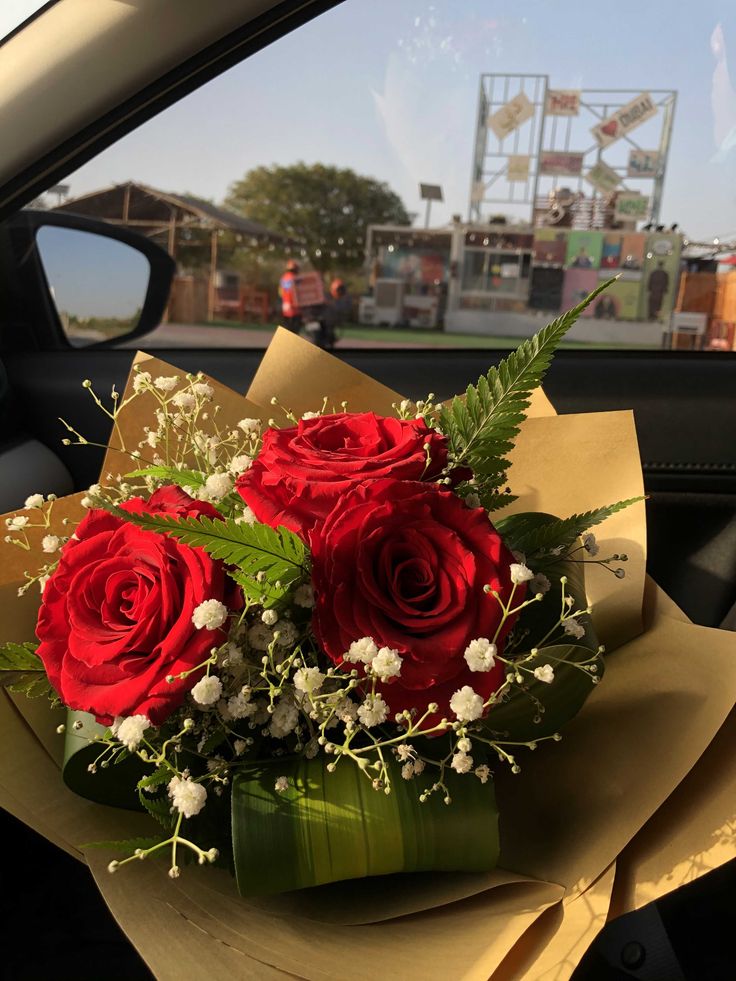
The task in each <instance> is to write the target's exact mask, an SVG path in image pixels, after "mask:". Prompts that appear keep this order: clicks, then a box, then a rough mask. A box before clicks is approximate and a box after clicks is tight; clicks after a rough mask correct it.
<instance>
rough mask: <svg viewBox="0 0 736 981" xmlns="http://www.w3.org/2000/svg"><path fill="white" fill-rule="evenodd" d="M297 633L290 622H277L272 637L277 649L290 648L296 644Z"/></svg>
mask: <svg viewBox="0 0 736 981" xmlns="http://www.w3.org/2000/svg"><path fill="white" fill-rule="evenodd" d="M298 636H299V631H298V630H297V628H296V627H295V626H294V624H293V623H292V622H291V621H290V620H279V623H278V625H277V627H276V631H275V633H274V637H275V638H276V643H277V645H278V646H279V647H291V646H292V645H293V644H295V643H296V639H297V637H298Z"/></svg>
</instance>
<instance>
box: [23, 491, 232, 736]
mask: <svg viewBox="0 0 736 981" xmlns="http://www.w3.org/2000/svg"><path fill="white" fill-rule="evenodd" d="M121 507H122V508H124V509H125V510H126V511H131V512H140V513H145V512H147V513H151V514H154V513H155V514H171V515H174V516H177V517H196V516H198V515H203V514H206V515H208V516H209V517H219V514H218V512H217V511H216V510H215V508H214V507H212V505H211V504H206V503H204V502H202V501H195V500H192V498H190V497H189V496H188V495H187V494H185V493H184V491H182V490H180V489H179V488H178V487H162V488H161V489H160V490H157V491H156V492H155V493H154V494H152V495H151V497H150V499H149V500H148V501H147V502H146V501H143V500H142V499H141V498H132V499H131V500H129V501H126V502H125V503H124V504H122V505H121ZM76 534H77V538H78V540H77V539H74V538H72V539H70V540H69V541H68V542H67V543H66V545H65V546H64V548H63V551H62V554H61V560H60V562H59V566H58V568H57V570H56V572H54V574H53V576H52V577H51V579H50V580H49V581H48V583H47V584H46V588H45V589H44V591H43V599H42V605H41V610H40V612H39V617H38V624H37V627H36V633H37V636H38V639H39V640H40V642H41V643H40V646H39V648H38V655H39V657H40V658H41V660H42V661H43V663H44V667H45V668H46V672H47V674H48V677H49V681H50V682H51V684H52V685H53V687H54V688H55V689H56V691H57V692H58V694H59V697H60V698H61V700H62V701H63V702H64V704H65V705H67V706H68V707H69V708H72V709H79V710H81V711H85V712H91V713H92V714H93V715H95V716H96V717H97V720H98V721H99V722H101V723H103V724H104V725H109V724H110V723H111V722H112V721H113V719H114V717H115V716H124V717H128V716H132V715H145V716H146V717H147V718H148V719H150V721H151V722H152V723H153V724H154V725H160V724H161V723H162V722H163V721H164V720H165V719H166V718H167V717H168V716H169V715H170V714H171V713H172V712H173V711H174V710H175V709H176V708H178V707H179V705H181V703H182V702H183V700H184V697H185V696H186V693H187V692H188V691H189V689H190V688H191V687H192V686H193V685H194V684H195V683H196V682H197V681H198V679H199V676H200V672H195V673H194V674H192V675H190V676H189V677H188V678H186V679H184V680H181V681H180V680H179V679H178V678H177V679H176V680H174V682H173V683H172V684H168V683H167V681H166V676H167V675H177V674H179V673H180V672H182V671H187V670H189V669H190V668H193V667H195V666H196V665H198V664H201V663H202V661H204V660H205V659H206V658H207V656H208V654H209V651H210V648H212V647H213V646H216V645H218V644H220V643H222V642H223V641H224V640H225V633H224V631H223V630H222V629H218V630H208V629H202V630H197V629H196V627H195V626H194V624H193V623H192V613H193V611H194V609H195V608H196V607H197V606H198V605H199V604H200V603H202V602H203V601H204V600H208V599H217V600H220V601H221V602H222V603H224V604H225V605H227V606H232V605H233V604H234V601H235V600H237V593H235V591H234V584H233V583H232V580H230V579H229V578H228V577H227V576H226V574H225V571H224V568H223V565H222V563H221V562H219V561H215V560H213V559H212V558H210V556H209V555H208V554H207V553H206V552H205V551H204V550H203V549H201V548H190V547H189V546H188V545H182V544H180V543H179V542H177V541H176V540H175V539H173V538H171V537H170V536H168V535H163V534H158V533H157V532H151V531H144V530H143V529H141V528H139V527H137V526H136V525H134V524H130V523H129V522H127V521H124V520H121V519H120V518H117V517H115V516H114V515H112V514H109V513H108V512H107V511H102V510H93V511H90V512H89V513H88V514H87V516H86V517H85V518H84V519H83V520H82V521H81V522H80V524H79V526H78V527H77V531H76Z"/></svg>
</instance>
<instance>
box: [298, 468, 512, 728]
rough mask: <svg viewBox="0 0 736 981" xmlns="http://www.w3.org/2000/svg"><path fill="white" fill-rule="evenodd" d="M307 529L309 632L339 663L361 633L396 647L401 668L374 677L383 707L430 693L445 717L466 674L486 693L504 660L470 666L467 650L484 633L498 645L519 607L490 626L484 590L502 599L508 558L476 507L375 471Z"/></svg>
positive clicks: (492, 603)
mask: <svg viewBox="0 0 736 981" xmlns="http://www.w3.org/2000/svg"><path fill="white" fill-rule="evenodd" d="M310 538H311V548H312V560H313V571H312V576H313V585H314V591H315V610H314V619H313V629H314V633H315V636H316V637H317V640H318V641H319V643H320V645H321V646H322V649H323V650H324V651H325V653H326V654H327V655H328V656H329V658H330V659H331V660H332V661H334V662H335V663H336V664H341V663H342V660H343V658H344V655H345V653H346V652H347V651H348V649H349V647H350V644H351V643H352V642H353V641H357V640H360V639H361V638H363V637H371V638H373V640H374V641H375V643H376V644H377V645H378V647H379V648H380V647H389V648H393V649H394V650H397V651H398V653H399V655H400V656H401V658H402V659H403V663H402V665H401V673H400V675H399V677H398V678H396V679H395V680H393V681H391V682H387V683H385V684H383V685H381V686H380V688H381V694H382V696H383V698H384V699H385V701H386V702H387V703H388V705H389V708H390V710H391V714H392V716H393V715H394V714H395V713H396V712H400V711H403V710H404V709H411V708H416V709H418V710H419V712H420V713H421V712H423V711H424V710H426V708H427V706H428V705H429V704H430V703H431V702H437V704H438V706H439V716H440V717H443V716H444V717H447V718H448V719H452V718H453V715H452V713H451V710H450V708H449V702H450V699H451V697H452V695H453V694H454V693H455V692H456V691H457V690H458V689H460V688H462V687H463V686H464V685H469V686H470V687H471V688H473V689H474V691H476V692H477V693H478V694H479V695H482V696H483V698H484V700H485V699H486V698H487V697H488V696H489V695H490V694H491V693H492V692H494V691H496V689H497V688H498V687H499V686H500V684H501V683H502V682H503V677H504V670H503V667H502V665H501V664H500V663H498V662H496V664H495V666H494V667H492V668H491V670H490V671H471V670H470V668H469V666H468V664H467V662H466V660H465V657H464V654H465V649H466V648H467V646H468V644H469V643H470V641H471V640H476V639H478V638H481V637H485V638H487V639H488V640H490V641H494V642H495V643H496V645H497V647H498V650H499V652H500V651H501V649H502V647H503V641H504V639H505V637H506V635H507V634H508V632H509V630H510V629H511V627H512V626H513V623H514V620H515V619H516V617H509V618H508V619H507V620H506V622H505V623H504V624H503V627H501V629H500V630H499V625H500V624H501V620H502V611H501V606H500V604H499V602H498V600H497V599H496V598H495V597H493V596H492V595H490V594H486V593H485V592H484V590H483V587H484V586H485V585H490V587H491V589H492V590H496V591H497V592H498V594H499V596H500V597H501V599H502V600H503V601H504V603H505V604H506V605H508V600H509V596H510V595H511V589H512V585H511V578H510V568H509V567H510V564H511V563H512V562H513V561H514V559H513V557H512V555H511V553H510V552H509V551H508V549H507V548H506V546H505V545H504V544H503V542H502V541H501V538H500V536H499V534H498V532H497V531H496V530H495V529H494V527H493V525H492V524H491V523H490V521H489V520H488V515H487V514H486V512H485V511H484V510H483V509H482V508H474V509H471V508H468V507H467V506H466V505H465V504H463V502H462V501H461V500H460V499H459V498H458V497H456V496H455V494H453V493H452V492H450V491H447V490H441V489H440V488H439V487H438V486H436V485H434V486H433V485H427V484H421V483H414V482H407V481H398V480H378V481H373V482H372V483H370V484H367V485H365V486H364V487H360V488H357V489H355V490H354V491H353V492H352V493H351V494H349V495H348V496H346V497H345V498H344V499H343V500H342V501H341V502H340V503H339V504H338V505H337V506H336V507H335V509H334V510H333V511H332V512H331V513H330V515H329V516H328V517H327V519H326V521H325V522H324V524H323V525H322V526H320V527H318V528H316V529H315V530H314V531H313V532H312V534H311V536H310ZM523 590H524V587H523V586H517V587H516V591H515V593H514V602H515V603H516V600H517V599H518V600H519V602H521V600H522V599H523V596H524V592H523ZM353 667H354V665H352V664H345V668H346V669H349V668H350V669H351V668H353Z"/></svg>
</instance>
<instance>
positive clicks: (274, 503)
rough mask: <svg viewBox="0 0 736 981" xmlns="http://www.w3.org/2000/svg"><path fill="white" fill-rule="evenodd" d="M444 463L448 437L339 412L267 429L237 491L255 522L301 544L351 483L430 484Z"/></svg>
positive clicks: (421, 426) (411, 424)
mask: <svg viewBox="0 0 736 981" xmlns="http://www.w3.org/2000/svg"><path fill="white" fill-rule="evenodd" d="M425 444H428V445H429V449H428V450H425V448H424V447H425ZM428 457H429V463H428V462H427V460H428ZM446 465H447V440H446V439H445V437H444V436H442V435H441V434H440V433H438V432H435V430H434V429H430V428H429V427H428V426H427V425H426V424H425V423H424V422H423V421H422V420H421V419H411V420H405V419H392V418H390V417H384V416H377V415H376V414H375V413H373V412H359V413H347V412H343V413H337V414H336V415H330V416H320V417H318V418H316V419H306V420H305V419H302V420H301V421H300V422H299V424H298V426H294V427H291V428H289V429H269V430H268V431H267V432H266V434H265V435H264V437H263V447H262V449H261V452H260V453H259V454H258V457H257V459H256V460H255V461H254V463H253V466H252V467H251V468H250V470H247V471H246V472H245V473H244V474H243V475H242V476H241V477H239V478H238V482H237V490H238V493H239V494H240V496H241V497H242V498H243V500H244V501H245V502H246V504H248V506H249V507H250V508H251V510H252V511H253V512H254V513H255V516H256V518H257V519H258V520H259V521H262V522H264V524H267V525H271V527H273V528H275V527H277V526H278V525H284V526H285V527H286V528H288V529H289V530H290V531H294V532H296V533H297V534H299V535H301V536H302V537H303V538H305V539H306V537H307V533H308V532H309V531H310V529H312V528H313V527H314V526H315V525H316V524H318V523H319V522H321V521H322V520H323V519H324V518H326V517H327V515H328V514H329V513H330V511H331V510H332V508H333V507H334V506H335V504H336V503H337V501H338V500H339V499H340V498H341V497H342V496H343V495H344V494H346V493H347V492H348V491H350V490H352V489H353V487H355V486H356V485H357V484H361V483H364V482H365V481H367V480H375V479H377V478H380V477H394V478H396V479H397V480H434V479H435V478H437V477H438V476H439V475H440V474H441V473H442V471H443V470H444V468H445V466H446Z"/></svg>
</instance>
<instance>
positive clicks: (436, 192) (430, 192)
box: [419, 184, 444, 228]
mask: <svg viewBox="0 0 736 981" xmlns="http://www.w3.org/2000/svg"><path fill="white" fill-rule="evenodd" d="M419 196H420V197H421V199H422V201H426V202H427V211H426V214H425V216H424V227H425V228H429V209H430V208H431V207H432V202H433V201H444V198H443V197H442V188H441V187H440V185H439V184H420V185H419Z"/></svg>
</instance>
